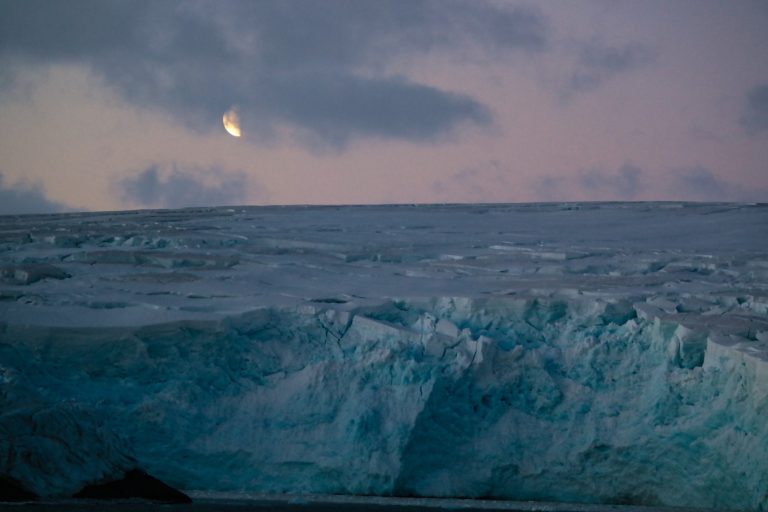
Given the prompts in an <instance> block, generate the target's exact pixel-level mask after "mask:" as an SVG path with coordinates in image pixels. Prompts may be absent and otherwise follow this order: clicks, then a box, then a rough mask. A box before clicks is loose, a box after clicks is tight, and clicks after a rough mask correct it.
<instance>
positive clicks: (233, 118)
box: [222, 108, 241, 137]
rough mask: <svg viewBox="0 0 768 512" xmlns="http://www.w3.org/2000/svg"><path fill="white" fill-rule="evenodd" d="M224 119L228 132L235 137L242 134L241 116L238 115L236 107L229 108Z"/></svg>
mask: <svg viewBox="0 0 768 512" xmlns="http://www.w3.org/2000/svg"><path fill="white" fill-rule="evenodd" d="M222 120H223V121H224V129H225V130H227V133H229V134H230V135H232V136H233V137H239V136H240V134H241V132H240V116H238V115H237V110H235V109H234V108H231V109H229V110H227V111H226V112H224V117H223V118H222Z"/></svg>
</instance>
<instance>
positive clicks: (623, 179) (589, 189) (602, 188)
mask: <svg viewBox="0 0 768 512" xmlns="http://www.w3.org/2000/svg"><path fill="white" fill-rule="evenodd" d="M647 181H648V180H647V177H646V175H645V172H644V171H643V170H642V169H640V168H639V167H637V166H635V165H632V164H624V165H623V166H621V167H620V168H619V169H618V170H617V171H616V172H606V171H601V170H595V169H592V170H588V171H579V172H577V173H575V174H573V175H567V176H542V177H540V178H538V179H537V180H536V181H535V182H534V183H533V185H532V187H531V188H532V192H533V193H534V195H535V196H536V197H537V198H538V199H539V200H541V201H574V200H582V199H586V200H590V201H629V200H633V199H636V198H637V196H638V195H640V194H642V193H643V192H644V191H646V190H648V188H649V185H648V183H647Z"/></svg>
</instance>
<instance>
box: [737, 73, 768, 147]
mask: <svg viewBox="0 0 768 512" xmlns="http://www.w3.org/2000/svg"><path fill="white" fill-rule="evenodd" d="M741 125H742V126H743V127H744V129H745V130H746V131H747V133H749V134H751V135H757V134H760V133H764V132H768V85H759V86H757V87H754V88H753V89H752V90H751V91H749V93H748V94H747V100H746V106H745V113H744V116H743V117H742V118H741Z"/></svg>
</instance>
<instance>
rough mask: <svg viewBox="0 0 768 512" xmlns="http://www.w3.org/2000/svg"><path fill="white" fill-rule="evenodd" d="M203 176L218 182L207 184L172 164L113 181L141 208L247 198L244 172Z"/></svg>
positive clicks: (210, 172)
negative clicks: (213, 178)
mask: <svg viewBox="0 0 768 512" xmlns="http://www.w3.org/2000/svg"><path fill="white" fill-rule="evenodd" d="M205 174H207V175H213V176H214V177H216V178H220V179H219V180H218V181H220V184H219V185H209V184H206V183H204V182H203V180H202V179H200V178H197V177H195V173H190V172H189V171H188V170H184V171H182V170H180V169H178V168H176V167H173V168H172V169H170V171H166V172H163V171H162V170H161V169H160V167H159V166H156V165H155V166H152V167H149V168H148V169H145V170H144V171H142V172H139V173H138V174H136V175H135V176H132V177H130V178H125V179H123V180H121V181H119V182H117V183H116V185H115V186H116V189H117V191H118V193H119V194H120V196H121V197H122V199H124V200H127V201H129V202H131V203H134V204H138V205H140V206H142V207H145V208H183V207H187V206H221V205H231V204H243V203H245V201H246V199H247V194H246V187H247V185H248V180H247V179H246V176H245V175H244V174H235V173H226V176H225V173H224V172H223V171H221V170H218V169H207V170H206V171H205Z"/></svg>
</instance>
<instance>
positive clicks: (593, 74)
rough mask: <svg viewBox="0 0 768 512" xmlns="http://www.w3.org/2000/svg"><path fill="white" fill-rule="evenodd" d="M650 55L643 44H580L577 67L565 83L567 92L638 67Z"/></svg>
mask: <svg viewBox="0 0 768 512" xmlns="http://www.w3.org/2000/svg"><path fill="white" fill-rule="evenodd" d="M653 59H654V53H653V51H651V49H650V48H648V47H647V46H645V45H641V44H637V43H630V44H625V45H622V46H607V45H603V44H601V43H599V42H597V41H591V42H589V43H587V44H586V45H584V46H583V47H582V48H581V51H580V53H579V56H578V62H577V65H576V70H575V71H574V72H573V74H572V75H571V77H570V80H569V82H568V84H567V87H566V89H567V93H568V94H574V93H583V92H591V91H594V90H595V89H597V88H598V87H600V85H602V84H603V83H604V82H606V81H608V80H610V79H611V78H613V77H614V76H616V75H619V74H621V73H626V72H629V71H633V70H635V69H638V68H641V67H643V66H645V65H647V64H649V63H650V62H652V61H653Z"/></svg>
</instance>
